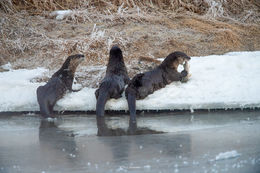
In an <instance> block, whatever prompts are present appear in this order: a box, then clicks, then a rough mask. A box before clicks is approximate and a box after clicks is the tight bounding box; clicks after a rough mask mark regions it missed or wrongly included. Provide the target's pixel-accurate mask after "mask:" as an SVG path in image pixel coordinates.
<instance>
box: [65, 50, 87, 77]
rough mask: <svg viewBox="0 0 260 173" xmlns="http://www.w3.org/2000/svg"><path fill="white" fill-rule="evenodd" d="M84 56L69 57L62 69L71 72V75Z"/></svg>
mask: <svg viewBox="0 0 260 173" xmlns="http://www.w3.org/2000/svg"><path fill="white" fill-rule="evenodd" d="M84 58H85V57H84V55H82V54H76V55H71V56H69V57H68V58H67V59H66V61H65V62H64V64H63V68H64V70H66V71H71V72H72V73H73V74H74V73H75V71H76V68H77V67H78V65H79V64H80V63H81V62H82V61H83V60H84Z"/></svg>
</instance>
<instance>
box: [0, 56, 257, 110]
mask: <svg viewBox="0 0 260 173" xmlns="http://www.w3.org/2000/svg"><path fill="white" fill-rule="evenodd" d="M259 60H260V51H256V52H232V53H227V54H225V55H211V56H204V57H192V59H191V61H190V71H191V74H192V76H191V78H190V80H189V81H188V82H187V83H181V82H174V83H172V84H170V85H168V86H166V87H165V88H163V89H161V90H158V91H156V92H154V93H153V94H151V95H149V96H148V97H147V98H145V99H144V100H138V101H137V109H138V110H144V109H145V110H165V109H169V110H175V109H180V110H182V109H190V110H193V109H220V108H221V109H228V108H259V107H260V94H259V88H260V61H259ZM46 71H47V70H46V69H42V68H37V69H34V70H24V69H23V70H10V71H8V72H2V73H0V83H1V85H0V95H1V99H0V111H2V112H3V111H38V110H39V108H38V104H37V100H36V88H37V87H38V86H40V85H43V83H33V82H31V81H30V80H31V79H32V78H35V77H37V76H41V75H43V73H44V72H46ZM94 91H95V89H93V88H83V89H82V90H81V91H79V92H74V93H68V94H66V96H65V97H64V98H63V99H61V100H60V101H58V102H57V105H56V107H55V109H56V110H60V111H63V110H72V111H75V110H79V111H87V110H95V104H96V99H95V95H94ZM106 109H107V110H128V107H127V102H126V99H125V97H124V94H123V97H122V98H120V99H117V100H115V99H111V100H110V101H108V103H107V104H106Z"/></svg>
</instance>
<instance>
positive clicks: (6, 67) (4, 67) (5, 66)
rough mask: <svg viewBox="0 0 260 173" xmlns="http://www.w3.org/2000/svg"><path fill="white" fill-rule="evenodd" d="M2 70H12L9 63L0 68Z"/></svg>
mask: <svg viewBox="0 0 260 173" xmlns="http://www.w3.org/2000/svg"><path fill="white" fill-rule="evenodd" d="M1 67H2V68H3V69H4V70H12V64H11V63H10V62H8V63H7V64H5V65H2V66H1Z"/></svg>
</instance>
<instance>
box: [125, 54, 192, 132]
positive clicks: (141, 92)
mask: <svg viewBox="0 0 260 173" xmlns="http://www.w3.org/2000/svg"><path fill="white" fill-rule="evenodd" d="M189 60H190V57H189V56H187V55H186V54H185V53H183V52H179V51H176V52H173V53H171V54H169V55H168V56H167V57H166V58H165V59H164V61H163V62H162V63H161V64H160V65H159V66H157V67H155V68H154V69H153V70H151V71H147V72H145V73H140V74H137V75H135V76H134V77H133V78H132V80H131V81H130V82H129V84H128V86H127V88H126V91H125V96H126V98H127V102H128V108H129V112H130V121H129V133H130V134H131V133H133V134H134V133H135V131H136V128H137V122H136V100H139V99H144V98H145V97H147V96H148V95H149V94H152V93H153V92H154V91H156V90H158V89H161V88H164V87H165V86H166V85H168V84H170V83H171V82H173V81H183V82H185V81H187V77H188V73H189V69H188V61H189ZM180 64H182V65H183V66H184V70H183V71H182V72H181V73H179V72H178V71H177V68H178V66H179V65H180Z"/></svg>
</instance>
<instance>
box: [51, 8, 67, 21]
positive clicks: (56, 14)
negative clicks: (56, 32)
mask: <svg viewBox="0 0 260 173" xmlns="http://www.w3.org/2000/svg"><path fill="white" fill-rule="evenodd" d="M70 15H72V10H57V11H53V12H51V13H50V17H55V18H56V20H63V19H65V18H66V17H68V16H70Z"/></svg>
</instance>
